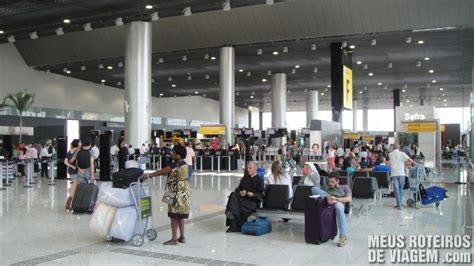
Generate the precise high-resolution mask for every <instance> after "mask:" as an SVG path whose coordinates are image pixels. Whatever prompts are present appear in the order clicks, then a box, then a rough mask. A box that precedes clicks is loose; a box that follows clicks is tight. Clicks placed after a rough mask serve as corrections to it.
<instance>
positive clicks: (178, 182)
mask: <svg viewBox="0 0 474 266" xmlns="http://www.w3.org/2000/svg"><path fill="white" fill-rule="evenodd" d="M171 158H172V159H173V163H172V164H171V165H169V166H166V167H165V168H163V169H162V170H160V171H157V172H154V173H151V174H149V175H145V178H150V177H155V176H160V175H166V174H167V175H168V179H167V180H166V184H167V189H168V191H169V192H172V193H178V194H177V197H176V198H177V200H176V204H174V205H170V204H168V217H170V219H171V240H168V241H166V242H165V243H163V245H177V244H178V242H179V243H183V244H184V243H186V241H185V237H184V219H188V217H189V206H190V204H191V187H190V185H189V181H188V165H187V164H186V162H185V161H184V158H186V148H185V147H184V146H181V145H179V144H178V145H175V146H174V147H173V151H172V153H171ZM178 228H179V233H180V236H179V238H178V236H177V235H178Z"/></svg>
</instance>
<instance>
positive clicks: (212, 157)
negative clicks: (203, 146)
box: [209, 155, 214, 171]
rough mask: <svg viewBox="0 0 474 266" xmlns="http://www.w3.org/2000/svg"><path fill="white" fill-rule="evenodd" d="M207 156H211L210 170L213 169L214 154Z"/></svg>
mask: <svg viewBox="0 0 474 266" xmlns="http://www.w3.org/2000/svg"><path fill="white" fill-rule="evenodd" d="M209 157H211V171H214V155H211V156H209Z"/></svg>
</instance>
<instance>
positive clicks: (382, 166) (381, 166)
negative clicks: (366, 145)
mask: <svg viewBox="0 0 474 266" xmlns="http://www.w3.org/2000/svg"><path fill="white" fill-rule="evenodd" d="M372 171H374V172H390V171H391V167H390V166H388V165H386V163H385V157H383V156H382V155H379V156H378V157H377V160H376V161H375V166H374V167H372Z"/></svg>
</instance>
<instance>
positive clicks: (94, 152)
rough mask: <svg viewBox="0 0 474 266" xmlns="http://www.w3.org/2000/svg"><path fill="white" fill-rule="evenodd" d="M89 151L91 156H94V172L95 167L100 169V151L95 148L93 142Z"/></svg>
mask: <svg viewBox="0 0 474 266" xmlns="http://www.w3.org/2000/svg"><path fill="white" fill-rule="evenodd" d="M91 153H92V156H93V157H94V173H95V172H96V171H97V169H100V168H99V155H100V151H99V148H97V145H96V144H95V143H93V144H92V148H91Z"/></svg>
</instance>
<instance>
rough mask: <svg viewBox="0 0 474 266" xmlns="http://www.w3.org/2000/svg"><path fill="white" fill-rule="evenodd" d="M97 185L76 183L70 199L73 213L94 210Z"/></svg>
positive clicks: (97, 190) (97, 191)
mask: <svg viewBox="0 0 474 266" xmlns="http://www.w3.org/2000/svg"><path fill="white" fill-rule="evenodd" d="M97 193H99V187H98V186H96V184H92V183H90V184H78V185H77V188H76V192H75V193H74V199H73V200H72V210H73V212H74V213H89V214H91V213H92V212H94V207H95V202H96V200H97Z"/></svg>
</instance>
